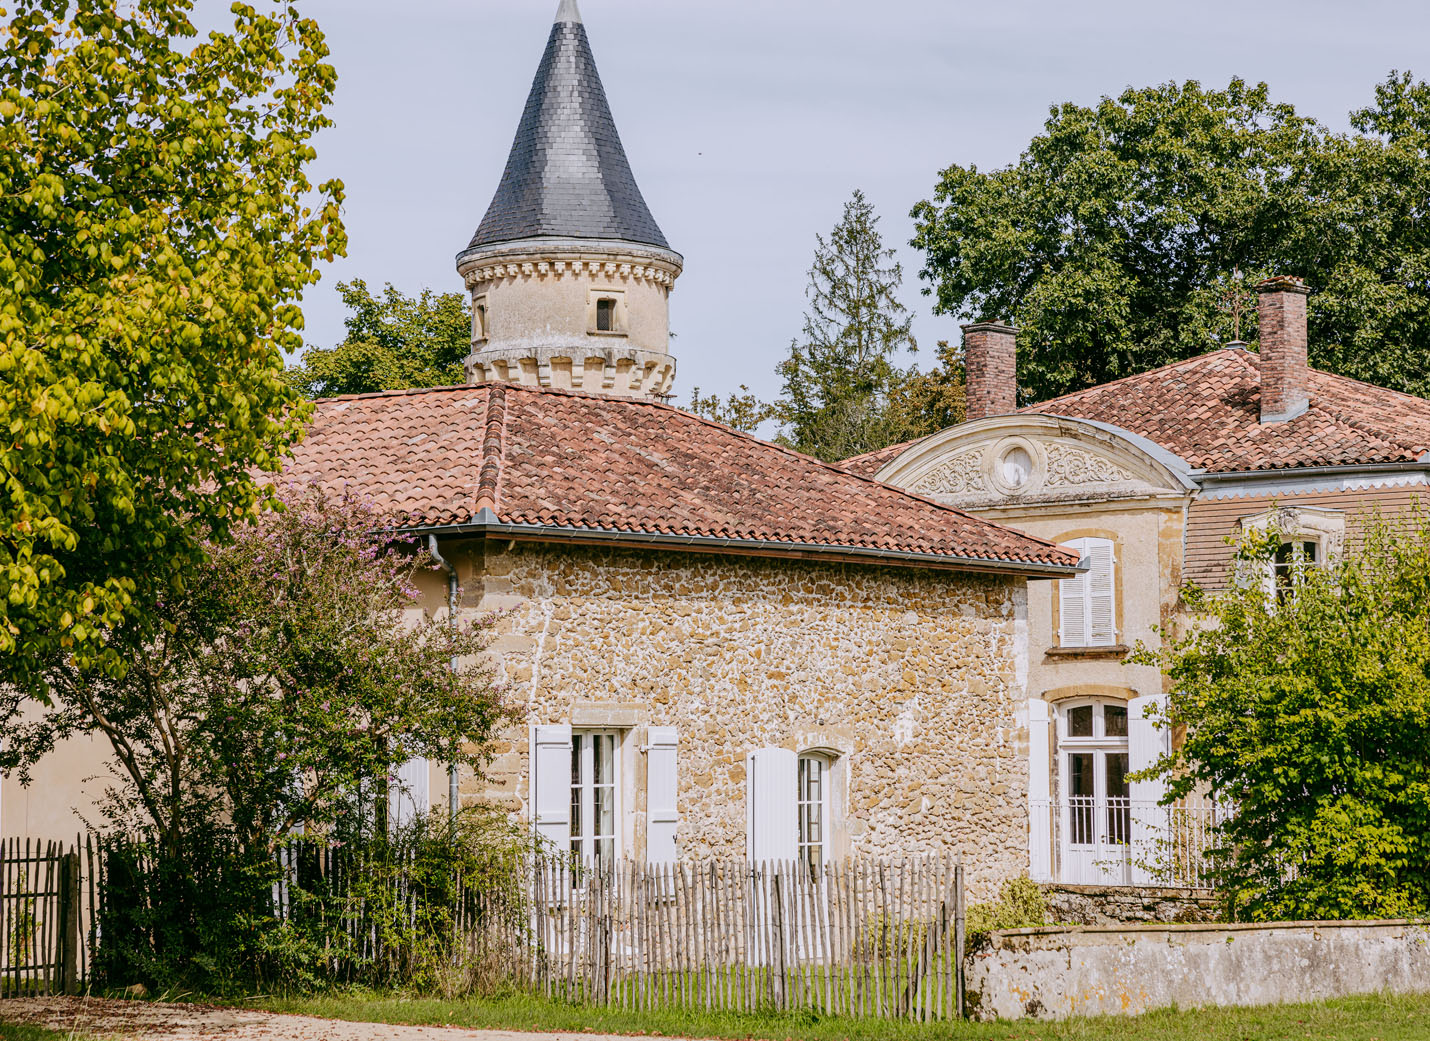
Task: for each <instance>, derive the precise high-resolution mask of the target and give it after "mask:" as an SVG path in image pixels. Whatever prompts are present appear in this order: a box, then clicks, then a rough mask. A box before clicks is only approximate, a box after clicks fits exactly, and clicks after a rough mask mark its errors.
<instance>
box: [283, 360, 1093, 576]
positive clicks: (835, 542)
mask: <svg viewBox="0 0 1430 1041" xmlns="http://www.w3.org/2000/svg"><path fill="white" fill-rule="evenodd" d="M285 473H286V475H287V476H288V477H289V478H292V479H296V480H312V481H317V482H319V483H321V484H324V485H326V486H329V487H342V486H346V487H349V488H351V489H353V490H354V491H356V492H357V493H358V494H360V495H362V496H363V497H364V498H366V499H369V500H371V501H373V502H374V503H375V504H376V505H377V506H378V508H379V509H382V510H383V511H385V512H386V513H387V514H388V515H389V516H390V517H391V518H392V519H393V521H394V523H396V524H398V525H400V526H401V527H404V528H429V527H443V526H455V525H463V524H470V523H474V522H476V521H477V515H478V514H479V513H480V512H481V510H482V508H483V506H486V507H487V508H489V509H491V510H492V511H493V512H494V513H495V514H496V516H497V517H498V519H499V520H500V522H502V523H505V524H524V525H542V526H547V527H556V528H564V529H585V530H588V531H601V532H616V533H620V532H626V533H630V532H646V533H657V534H665V535H675V536H692V535H693V536H707V537H713V538H721V539H732V540H735V541H737V542H741V541H745V542H751V543H760V542H765V543H785V544H790V545H791V546H792V547H797V546H818V547H822V548H826V549H828V550H830V551H837V550H838V549H840V548H848V549H851V550H863V551H868V550H880V551H882V550H887V551H892V552H896V553H912V554H918V555H922V556H925V557H928V558H929V563H931V564H932V563H939V562H940V558H942V562H943V563H945V564H946V563H949V562H952V561H956V560H970V561H987V562H989V563H990V564H996V563H998V562H1005V563H1009V564H1014V565H1046V566H1048V567H1049V568H1050V569H1058V568H1067V567H1071V566H1075V565H1076V563H1077V556H1076V554H1075V553H1073V552H1071V551H1069V550H1066V549H1062V548H1060V547H1057V546H1055V545H1053V544H1052V543H1050V542H1046V541H1044V540H1042V539H1035V538H1032V537H1030V536H1027V535H1023V534H1020V533H1018V532H1015V531H1013V530H1011V529H1009V528H1004V527H1002V526H1000V525H996V524H991V523H988V522H986V521H982V520H979V519H977V518H975V517H971V516H969V515H968V514H966V513H963V512H961V511H959V510H955V509H952V508H950V507H947V506H943V505H940V504H939V503H935V502H933V501H931V500H928V499H924V498H921V497H919V496H916V495H911V494H909V493H906V492H902V491H898V490H896V489H893V488H889V487H886V486H884V485H881V484H878V483H876V482H874V481H871V480H867V479H865V478H861V477H856V476H853V475H851V474H849V473H846V472H845V471H843V470H841V469H839V468H837V467H833V466H827V465H825V464H823V463H821V462H819V461H818V460H815V459H812V458H810V457H808V456H804V455H800V454H799V453H797V452H793V451H790V450H789V449H786V448H783V447H781V446H779V445H774V444H770V443H768V442H765V441H760V440H758V439H756V438H753V437H750V436H749V435H746V434H742V433H740V432H738V431H735V430H732V429H730V428H728V427H724V426H721V425H719V424H717V423H712V422H710V421H708V420H705V419H702V418H700V417H698V416H695V415H692V414H690V413H688V412H682V411H681V410H679V409H675V408H671V407H670V406H667V405H661V404H657V403H654V402H646V401H632V400H626V399H618V398H609V397H599V396H594V395H587V394H577V393H571V392H565V391H551V390H539V389H534V388H528V387H519V386H515V385H509V384H481V385H478V386H470V387H445V388H436V389H432V390H423V391H398V392H393V393H390V394H367V395H356V396H351V397H345V398H332V399H328V400H325V401H320V402H318V404H317V410H316V416H315V418H314V420H313V423H312V425H311V427H310V428H309V430H308V433H307V436H306V438H305V439H304V440H303V442H302V443H301V444H299V445H298V446H296V448H295V450H294V457H293V459H292V460H291V462H290V464H289V466H288V467H287V468H286V471H285ZM731 551H732V552H734V551H737V549H734V548H732V550H731Z"/></svg>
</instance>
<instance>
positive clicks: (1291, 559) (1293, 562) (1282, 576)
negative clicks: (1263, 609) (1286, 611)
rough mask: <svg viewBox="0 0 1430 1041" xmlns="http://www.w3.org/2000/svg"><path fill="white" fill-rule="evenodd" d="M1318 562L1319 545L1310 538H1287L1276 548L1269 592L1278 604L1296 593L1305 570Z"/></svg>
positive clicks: (1303, 577) (1303, 578) (1304, 577)
mask: <svg viewBox="0 0 1430 1041" xmlns="http://www.w3.org/2000/svg"><path fill="white" fill-rule="evenodd" d="M1319 563H1320V546H1319V545H1318V544H1317V543H1316V542H1315V541H1314V540H1311V539H1288V540H1287V541H1285V542H1283V543H1281V545H1280V547H1278V548H1277V550H1276V556H1275V557H1274V558H1273V560H1272V563H1271V589H1270V590H1269V592H1271V593H1272V594H1273V595H1274V596H1275V597H1276V602H1277V603H1278V604H1284V603H1286V602H1287V601H1288V600H1291V599H1292V598H1293V597H1295V595H1296V590H1297V588H1298V587H1299V586H1300V585H1301V583H1302V582H1304V581H1305V580H1306V572H1307V571H1308V570H1310V569H1311V568H1313V567H1316V566H1317V565H1318V564H1319Z"/></svg>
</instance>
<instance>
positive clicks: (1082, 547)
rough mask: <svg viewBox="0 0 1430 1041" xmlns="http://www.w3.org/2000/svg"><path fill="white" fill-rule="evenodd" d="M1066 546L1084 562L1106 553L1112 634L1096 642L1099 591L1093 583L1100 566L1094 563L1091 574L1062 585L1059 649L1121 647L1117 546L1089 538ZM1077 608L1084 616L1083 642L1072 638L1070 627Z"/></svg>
mask: <svg viewBox="0 0 1430 1041" xmlns="http://www.w3.org/2000/svg"><path fill="white" fill-rule="evenodd" d="M1064 545H1066V546H1067V547H1068V548H1069V549H1074V550H1076V551H1077V553H1078V556H1079V557H1082V558H1089V557H1092V556H1094V555H1095V554H1097V553H1099V552H1102V551H1105V552H1106V554H1107V590H1106V596H1107V611H1108V630H1107V634H1106V636H1105V637H1102V638H1098V639H1094V637H1093V619H1094V616H1095V607H1094V600H1095V598H1096V596H1097V590H1094V589H1093V582H1094V579H1095V578H1096V577H1097V574H1096V573H1097V564H1096V562H1095V561H1094V563H1093V566H1092V568H1091V569H1090V570H1088V571H1085V572H1083V573H1082V574H1079V575H1076V576H1074V577H1073V578H1064V579H1061V580H1060V581H1059V582H1058V646H1059V647H1069V648H1076V647H1115V646H1117V637H1118V632H1119V630H1118V627H1117V622H1118V618H1117V568H1118V564H1119V560H1118V556H1117V544H1116V543H1115V542H1114V541H1113V540H1112V539H1108V538H1101V537H1095V536H1088V537H1086V538H1079V539H1073V540H1072V541H1070V542H1067V543H1064ZM1074 606H1076V608H1077V609H1078V613H1079V614H1080V615H1081V618H1080V621H1081V625H1082V636H1081V639H1078V637H1076V636H1075V635H1070V634H1069V626H1068V624H1067V623H1068V620H1069V617H1070V615H1071V614H1072V612H1073V608H1074Z"/></svg>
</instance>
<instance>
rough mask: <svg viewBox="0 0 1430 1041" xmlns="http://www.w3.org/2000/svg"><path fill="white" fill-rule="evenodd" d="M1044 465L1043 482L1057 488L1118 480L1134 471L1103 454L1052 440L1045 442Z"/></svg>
mask: <svg viewBox="0 0 1430 1041" xmlns="http://www.w3.org/2000/svg"><path fill="white" fill-rule="evenodd" d="M1047 457H1048V469H1047V474H1046V477H1045V479H1044V483H1045V484H1046V485H1047V486H1048V487H1052V488H1058V487H1066V486H1068V485H1079V484H1118V483H1120V482H1123V481H1135V480H1136V479H1137V477H1136V475H1135V474H1133V473H1131V472H1130V471H1128V470H1126V469H1124V468H1123V467H1121V466H1119V465H1117V463H1115V462H1113V461H1112V460H1111V459H1108V458H1107V457H1106V456H1101V455H1095V454H1094V453H1092V452H1089V451H1087V450H1085V449H1082V448H1078V447H1077V446H1076V445H1070V444H1066V443H1063V442H1058V441H1054V442H1052V443H1050V444H1049V445H1048V446H1047Z"/></svg>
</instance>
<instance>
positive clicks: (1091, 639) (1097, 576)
mask: <svg viewBox="0 0 1430 1041" xmlns="http://www.w3.org/2000/svg"><path fill="white" fill-rule="evenodd" d="M1086 541H1087V549H1086V553H1087V556H1088V559H1089V561H1090V562H1091V564H1092V567H1091V568H1090V569H1089V570H1088V573H1087V642H1088V645H1089V646H1092V647H1110V646H1112V645H1113V644H1115V643H1116V642H1117V617H1116V615H1117V608H1116V583H1115V582H1114V581H1113V569H1114V568H1115V567H1116V566H1117V560H1116V557H1115V556H1114V555H1113V551H1112V543H1111V542H1109V541H1108V540H1107V539H1087V540H1086Z"/></svg>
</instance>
